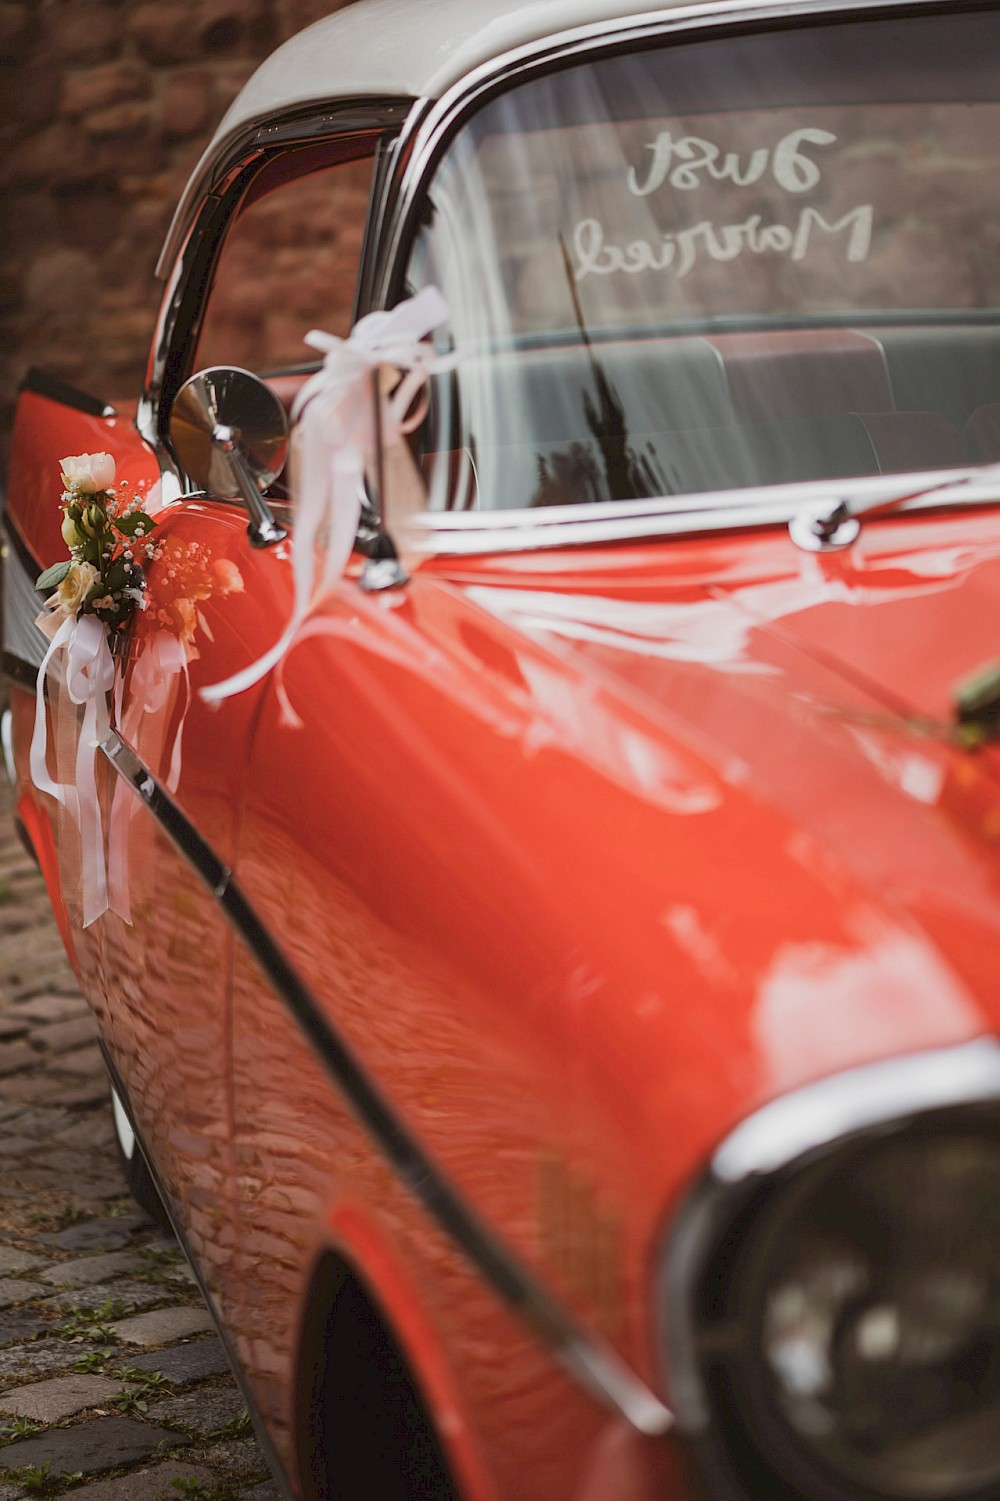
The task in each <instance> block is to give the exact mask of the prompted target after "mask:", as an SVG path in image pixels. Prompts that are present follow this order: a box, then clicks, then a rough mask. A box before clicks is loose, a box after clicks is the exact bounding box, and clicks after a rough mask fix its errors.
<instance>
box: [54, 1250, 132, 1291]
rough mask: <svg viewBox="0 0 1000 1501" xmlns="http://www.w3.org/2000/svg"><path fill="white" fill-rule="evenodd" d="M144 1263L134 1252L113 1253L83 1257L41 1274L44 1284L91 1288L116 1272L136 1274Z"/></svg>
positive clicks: (59, 1264) (65, 1262) (62, 1262)
mask: <svg viewBox="0 0 1000 1501" xmlns="http://www.w3.org/2000/svg"><path fill="white" fill-rule="evenodd" d="M141 1265H142V1263H141V1261H140V1259H139V1257H138V1256H136V1254H135V1253H134V1252H133V1251H111V1252H109V1253H108V1254H107V1255H106V1256H81V1257H79V1258H78V1259H77V1260H76V1261H61V1262H59V1263H58V1264H57V1265H56V1266H52V1267H49V1269H48V1271H47V1272H42V1273H41V1278H42V1281H43V1282H53V1283H56V1284H57V1285H58V1286H60V1287H89V1286H91V1284H93V1283H95V1282H103V1281H104V1280H105V1278H107V1277H110V1276H113V1275H114V1274H115V1273H116V1272H134V1271H135V1270H136V1268H137V1267H139V1266H141Z"/></svg>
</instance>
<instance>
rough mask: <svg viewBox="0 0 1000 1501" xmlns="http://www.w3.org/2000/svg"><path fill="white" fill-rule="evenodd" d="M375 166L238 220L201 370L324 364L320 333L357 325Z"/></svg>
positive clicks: (331, 170) (343, 169) (317, 180)
mask: <svg viewBox="0 0 1000 1501" xmlns="http://www.w3.org/2000/svg"><path fill="white" fill-rule="evenodd" d="M371 176H372V162H371V158H370V157H368V158H366V159H364V160H359V161H349V162H340V163H338V164H337V165H335V166H331V167H327V168H325V169H324V170H322V171H317V172H312V173H311V174H310V175H309V176H307V177H304V178H302V179H300V180H298V181H292V182H287V183H284V184H282V185H281V186H279V187H277V188H276V189H275V190H274V191H273V192H270V193H269V194H268V195H267V196H266V197H262V198H260V199H258V200H257V201H256V202H253V203H251V204H250V206H249V207H248V208H247V209H246V210H245V211H244V212H243V213H242V215H241V216H240V217H239V219H237V220H236V222H235V224H234V225H233V227H232V229H231V230H230V231H229V234H228V236H227V238H226V242H225V245H224V246H223V249H222V252H221V255H220V257H219V263H218V267H217V270H216V274H215V280H214V283H213V286H212V290H211V293H210V294H209V298H208V302H207V307H206V312H205V318H204V322H203V325H202V330H201V336H200V338H199V342H198V354H197V364H198V367H199V368H202V369H204V368H205V367H206V366H208V365H239V366H242V367H243V368H244V369H248V370H253V371H256V372H258V373H271V372H276V371H282V370H287V369H294V368H295V367H296V366H299V365H302V364H304V363H310V362H315V361H316V359H317V356H316V354H315V351H313V350H311V349H309V348H308V347H307V346H306V345H305V344H304V343H303V335H304V334H305V333H307V332H308V331H309V329H311V328H321V329H325V330H326V331H327V332H329V333H334V334H339V335H341V336H343V335H345V334H346V333H347V332H348V331H349V329H350V326H351V316H352V310H353V305H354V292H355V286H356V283H357V276H358V266H359V262H360V256H361V244H362V238H363V235H364V227H365V216H366V213H367V208H368V196H369V189H370V184H371Z"/></svg>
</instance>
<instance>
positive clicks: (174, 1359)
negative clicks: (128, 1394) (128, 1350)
mask: <svg viewBox="0 0 1000 1501" xmlns="http://www.w3.org/2000/svg"><path fill="white" fill-rule="evenodd" d="M129 1365H133V1366H137V1367H138V1368H139V1370H140V1371H159V1372H160V1373H161V1374H162V1375H163V1376H164V1378H165V1379H166V1380H167V1381H169V1382H170V1385H171V1386H187V1385H188V1383H189V1382H192V1381H202V1380H204V1379H205V1377H206V1376H224V1375H226V1374H227V1373H228V1371H229V1362H228V1360H227V1359H226V1352H225V1350H224V1349H223V1346H222V1341H221V1339H219V1338H217V1337H215V1338H212V1339H199V1340H192V1341H191V1342H190V1343H189V1344H186V1345H177V1346H175V1348H174V1349H172V1350H156V1351H153V1352H152V1353H151V1354H149V1355H133V1356H131V1358H130V1360H129ZM234 1390H235V1388H234Z"/></svg>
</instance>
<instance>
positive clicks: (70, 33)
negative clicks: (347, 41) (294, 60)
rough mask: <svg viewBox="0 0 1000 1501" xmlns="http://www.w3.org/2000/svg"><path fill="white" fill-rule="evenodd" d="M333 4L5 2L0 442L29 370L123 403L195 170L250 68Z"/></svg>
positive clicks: (0, 125)
mask: <svg viewBox="0 0 1000 1501" xmlns="http://www.w3.org/2000/svg"><path fill="white" fill-rule="evenodd" d="M342 3H345V0H0V70H2V83H0V101H2V110H0V194H2V199H0V202H2V223H0V430H2V434H3V437H4V439H6V437H7V434H8V431H9V425H10V419H11V415H12V410H13V403H14V399H15V394H16V389H17V384H18V381H19V380H20V378H21V376H22V375H23V374H24V371H25V370H26V369H27V368H28V367H29V366H30V365H39V366H41V367H42V368H44V369H48V370H50V371H52V372H53V373H54V374H56V375H59V376H61V377H62V378H63V379H64V380H68V381H71V382H72V383H74V384H76V385H78V386H81V387H83V388H84V389H85V390H88V391H91V392H92V393H93V394H95V395H98V396H102V397H104V398H106V399H108V400H112V401H119V402H121V403H122V404H126V403H128V402H130V401H132V400H134V397H135V394H136V392H137V390H138V387H139V384H140V382H141V379H142V375H143V372H144V369H145V358H146V351H147V348H148V345H149V337H150V331H151V328H152V324H153V320H154V317H155V314H156V308H157V299H158V290H159V283H157V282H156V281H155V280H154V278H153V266H154V264H155V261H156V257H157V254H158V252H159V248H160V245H161V243H162V240H163V237H164V234H165V233H166V229H167V226H168V224H169V221H170V216H171V213H172V211H173V207H174V205H175V203H176V201H177V199H178V197H179V195H180V192H181V189H182V187H183V184H184V182H185V180H186V178H187V176H188V173H189V172H190V170H191V167H192V166H193V164H194V163H195V162H196V161H197V159H198V156H199V154H200V152H201V150H202V148H203V147H204V145H205V143H206V141H207V140H208V138H209V136H210V135H211V132H212V130H213V128H214V126H215V124H216V123H217V121H218V120H219V118H220V116H221V115H222V113H223V111H224V110H225V109H226V107H227V105H228V104H229V102H230V101H231V99H232V98H233V96H234V95H235V94H236V92H237V90H238V89H239V88H240V86H241V85H242V84H243V83H244V81H245V80H246V79H247V78H248V77H249V75H250V73H251V72H252V71H253V69H254V68H255V67H256V65H257V63H258V62H259V61H260V60H261V59H262V58H263V57H265V56H267V54H268V53H269V52H271V51H272V50H273V48H274V47H275V46H276V45H277V43H278V42H280V41H282V40H284V38H285V37H287V36H290V35H291V34H292V33H293V32H295V31H298V30H300V29H301V28H302V27H303V26H306V25H308V24H309V23H310V22H312V21H315V20H317V19H318V18H319V17H320V16H323V15H326V14H328V13H329V12H330V11H333V10H336V9H338V8H339V4H342ZM256 272H257V278H258V282H259V278H260V267H259V266H258V267H257V268H256ZM257 291H258V293H259V292H260V286H259V285H258V287H257Z"/></svg>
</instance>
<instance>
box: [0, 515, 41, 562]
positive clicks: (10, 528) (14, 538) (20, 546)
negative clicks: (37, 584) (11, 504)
mask: <svg viewBox="0 0 1000 1501" xmlns="http://www.w3.org/2000/svg"><path fill="white" fill-rule="evenodd" d="M3 529H4V531H5V532H6V534H7V541H8V542H9V543H10V545H11V547H12V548H13V549H14V551H15V552H16V553H17V557H18V562H20V563H21V564H22V565H23V567H24V571H25V573H27V574H29V575H30V576H31V578H37V577H38V575H39V574H40V573H41V571H42V565H41V563H40V562H39V561H38V559H37V558H36V557H35V554H34V553H33V552H32V551H31V548H30V547H29V546H28V544H27V542H25V540H24V538H23V537H22V536H21V533H20V531H19V530H18V528H17V526H16V525H15V523H14V522H13V521H12V520H11V519H10V516H9V515H8V514H7V512H6V511H5V512H4V517H3Z"/></svg>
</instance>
